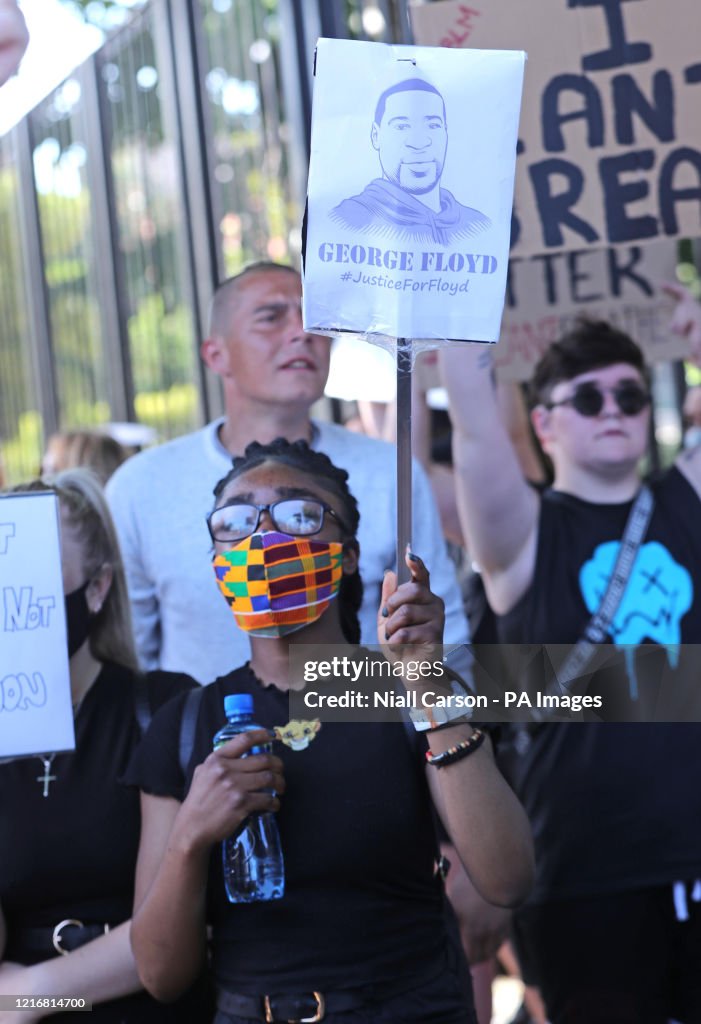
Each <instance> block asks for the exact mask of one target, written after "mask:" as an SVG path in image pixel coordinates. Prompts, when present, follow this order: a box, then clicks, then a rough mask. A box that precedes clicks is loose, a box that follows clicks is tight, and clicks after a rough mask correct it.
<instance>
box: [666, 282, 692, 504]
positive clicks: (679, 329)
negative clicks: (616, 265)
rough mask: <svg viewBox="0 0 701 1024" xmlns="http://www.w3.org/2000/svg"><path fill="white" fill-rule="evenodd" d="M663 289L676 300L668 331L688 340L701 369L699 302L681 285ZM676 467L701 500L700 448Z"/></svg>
mask: <svg viewBox="0 0 701 1024" xmlns="http://www.w3.org/2000/svg"><path fill="white" fill-rule="evenodd" d="M663 289H664V291H665V292H667V294H668V295H671V296H672V298H674V299H676V300H677V305H676V307H675V310H674V315H673V317H672V321H671V323H670V325H669V329H670V330H671V331H672V333H673V334H678V335H679V336H680V337H682V338H686V339H687V340H688V342H689V358H690V360H691V362H693V363H695V364H696V365H697V366H699V367H701V302H699V301H698V299H695V298H694V296H693V295H692V294H691V292H690V291H689V289H688V288H685V287H684V286H683V285H681V284H676V283H675V284H672V283H668V284H665V285H663ZM676 465H677V468H678V469H679V470H680V471H681V472H682V473H683V474H684V476H685V477H686V478H687V480H688V481H689V483H690V484H691V486H692V487H693V488H694V489H695V490H696V493H697V494H698V495H699V497H700V498H701V446H697V447H696V448H692V449H691V450H690V451H685V452H682V453H681V454H680V455H679V456H678V458H677V462H676Z"/></svg>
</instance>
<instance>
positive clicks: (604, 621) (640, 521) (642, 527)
mask: <svg viewBox="0 0 701 1024" xmlns="http://www.w3.org/2000/svg"><path fill="white" fill-rule="evenodd" d="M654 504H655V499H654V497H653V495H652V491H651V490H650V488H649V487H648V486H647V484H643V486H642V487H641V488H640V490H639V491H638V495H637V497H636V499H635V501H634V502H633V507H632V508H631V510H630V513H629V514H628V521H627V522H626V527H625V530H624V531H623V537H622V538H621V545H620V547H619V549H618V555H617V556H616V564H615V565H614V567H613V572H612V573H611V578H610V579H609V581H608V585H607V587H606V593H605V594H604V596H603V598H602V599H601V604H600V605H599V607H598V608H597V609H596V611H595V612H594V614H593V615H592V617H591V618H590V620H589V622H588V623H587V625H586V626H585V628H584V632H583V633H582V636H581V637H580V638H579V640H578V641H577V643H576V644H575V646H574V647H573V648H572V650H571V651H570V653H569V654H568V656H567V658H566V659H565V663H564V665H562V667H561V668H560V669H559V671H558V673H557V687H558V688H559V689H561V690H563V689H564V690H567V689H568V688H569V685H570V684H571V683H572V682H573V680H575V679H577V678H578V677H579V676H581V675H582V673H583V672H584V669H585V668H586V667H587V665H588V664H589V662H590V661H591V660H592V658H593V657H594V654H595V652H596V648H597V646H598V644H602V643H603V642H604V641H605V639H606V636H607V634H608V632H609V628H610V626H611V623H612V621H613V617H614V615H615V614H616V612H617V611H618V606H619V605H620V603H621V601H622V600H623V595H624V593H625V591H626V587H627V586H628V581H629V580H630V575H631V572H632V570H633V565H634V563H635V559H636V558H637V555H638V551H639V549H640V545H641V544H642V541H643V538H644V536H645V534H646V532H647V528H648V525H649V523H650V519H651V517H652V510H653V508H654Z"/></svg>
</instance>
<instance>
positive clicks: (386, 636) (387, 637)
mask: <svg viewBox="0 0 701 1024" xmlns="http://www.w3.org/2000/svg"><path fill="white" fill-rule="evenodd" d="M385 640H389V633H388V632H387V630H385Z"/></svg>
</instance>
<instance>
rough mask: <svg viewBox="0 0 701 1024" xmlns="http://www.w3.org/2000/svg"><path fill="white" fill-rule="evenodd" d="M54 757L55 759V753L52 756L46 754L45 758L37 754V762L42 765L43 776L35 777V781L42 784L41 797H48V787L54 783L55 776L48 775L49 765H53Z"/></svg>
mask: <svg viewBox="0 0 701 1024" xmlns="http://www.w3.org/2000/svg"><path fill="white" fill-rule="evenodd" d="M55 757H56V754H55V753H54V754H46V755H45V756H42V755H41V754H39V760H40V761H41V763H42V764H43V765H44V774H43V775H37V779H36V780H37V782H43V783H44V792H43V793H42V796H48V795H49V786H50V785H51V783H52V782H55V781H56V776H55V775H50V774H49V773H50V771H51V765H52V764H53V763H54V758H55Z"/></svg>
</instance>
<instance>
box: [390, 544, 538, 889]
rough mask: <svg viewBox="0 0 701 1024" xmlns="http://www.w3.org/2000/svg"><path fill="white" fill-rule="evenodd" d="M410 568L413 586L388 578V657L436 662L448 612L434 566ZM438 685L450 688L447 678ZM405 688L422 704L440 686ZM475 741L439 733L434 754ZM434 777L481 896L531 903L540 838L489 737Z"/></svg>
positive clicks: (462, 729)
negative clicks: (434, 585)
mask: <svg viewBox="0 0 701 1024" xmlns="http://www.w3.org/2000/svg"><path fill="white" fill-rule="evenodd" d="M407 565H408V567H409V570H410V572H411V581H410V582H408V583H404V584H402V586H400V587H397V582H396V576H395V575H394V573H387V574H386V576H385V578H384V582H383V586H382V603H381V607H380V611H379V614H378V617H377V627H378V639H379V641H380V643H381V645H382V647H383V650H384V652H385V655H386V657H388V658H389V659H390V660H392V661H396V660H402V661H403V662H404V663H405V664H406V661H407V659H413V660H417V659H418V660H422V661H430V660H431V657H432V655H431V653H430V652H431V651H432V650H435V648H434V647H433V645H435V644H439V643H440V642H441V639H442V628H443V609H442V606H441V602H440V600H438V599H437V598H436V597H435V595H434V594H433V593H432V592H431V589H430V586H429V574H428V571H427V569H426V566H425V565H424V563H423V562H422V560H421V559H420V558H418V557H417V556H416V555H413V554H410V555H408V556H407ZM407 644H408V645H411V646H410V647H409V648H406V647H403V645H407ZM436 681H439V682H441V683H443V684H444V683H445V678H444V677H441V678H440V680H438V679H437V680H436ZM405 685H406V687H407V689H414V690H416V691H417V692H418V703H419V706H421V704H422V701H421V693H422V692H423V691H424V690H426V689H428V690H431V685H432V684H431V681H430V680H428V681H427V680H426V679H425V678H419V679H415V680H414V681H413V682H412V681H411V680H410V679H409V680H408V681H405ZM474 735H475V729H474V727H473V726H472V725H471V724H470V722H459V723H457V724H455V725H452V726H449V727H448V728H442V729H440V730H437V731H432V732H430V733H428V738H429V742H430V748H431V752H432V754H436V755H438V754H441V753H444V752H445V751H448V750H449V749H450V748H451V747H454V746H456V745H458V744H460V743H463V742H464V741H470V739H471V737H473V736H474ZM427 772H428V782H429V786H430V789H431V795H432V797H433V801H434V804H435V806H436V809H437V810H438V813H439V814H440V816H441V819H442V820H443V823H444V824H445V826H446V829H447V831H448V834H449V836H450V839H451V841H452V843H453V845H454V846H455V849H456V850H457V853H458V856H459V857H460V860H461V861H462V863H463V865H464V867H465V870H466V871H467V873H468V875H469V876H470V879H471V881H472V883H473V885H474V886H475V888H476V889H477V891H478V892H479V894H480V895H481V896H482V897H483V898H484V899H485V900H487V901H488V902H489V903H494V904H496V905H498V906H502V907H512V906H517V905H518V904H519V903H521V902H523V900H525V898H526V897H527V895H528V893H529V891H530V888H531V885H532V883H533V873H534V859H533V840H532V838H531V831H530V827H529V824H528V819H527V817H526V813H525V811H524V810H523V808H522V807H521V805H520V803H519V802H518V800H517V799H516V796H515V795H514V793H513V792H512V790H511V789H510V788H509V786H508V785H507V783H506V781H505V780H504V778H503V776H502V774H501V772H500V771H499V769H498V768H497V766H496V764H495V761H494V756H493V753H492V749H491V742H490V740H489V738H486V739H485V740H484V741H482V743H481V745H480V746H476V747H475V749H474V750H472V751H471V752H470V753H469V755H468V756H467V757H464V758H462V759H460V760H457V761H454V762H453V763H451V764H448V765H446V767H444V768H438V767H435V766H433V765H428V766H427Z"/></svg>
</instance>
